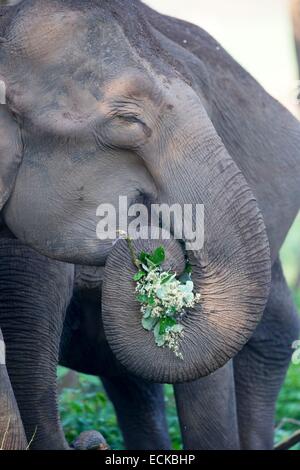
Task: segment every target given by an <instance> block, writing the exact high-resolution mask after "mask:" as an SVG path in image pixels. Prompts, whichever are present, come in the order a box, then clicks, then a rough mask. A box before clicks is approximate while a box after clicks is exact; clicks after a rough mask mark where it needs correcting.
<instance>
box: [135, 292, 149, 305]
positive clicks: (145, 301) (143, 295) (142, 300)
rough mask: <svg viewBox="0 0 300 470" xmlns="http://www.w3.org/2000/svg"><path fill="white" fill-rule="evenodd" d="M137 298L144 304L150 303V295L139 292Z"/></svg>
mask: <svg viewBox="0 0 300 470" xmlns="http://www.w3.org/2000/svg"><path fill="white" fill-rule="evenodd" d="M136 300H138V301H139V302H141V303H142V304H147V303H148V297H147V295H145V294H139V295H137V296H136Z"/></svg>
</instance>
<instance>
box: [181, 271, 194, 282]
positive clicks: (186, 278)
mask: <svg viewBox="0 0 300 470" xmlns="http://www.w3.org/2000/svg"><path fill="white" fill-rule="evenodd" d="M178 280H179V281H180V282H181V283H182V284H185V283H186V282H189V281H191V280H192V277H191V274H189V273H186V272H183V273H182V274H181V276H179V278H178Z"/></svg>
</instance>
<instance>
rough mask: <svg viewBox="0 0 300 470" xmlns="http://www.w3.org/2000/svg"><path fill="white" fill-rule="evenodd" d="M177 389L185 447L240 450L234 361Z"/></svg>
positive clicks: (178, 408) (176, 394)
mask: <svg viewBox="0 0 300 470" xmlns="http://www.w3.org/2000/svg"><path fill="white" fill-rule="evenodd" d="M174 389H175V397H176V403H177V410H178V416H179V422H180V427H181V433H182V439H183V445H184V448H185V449H193V450H197V449H198V450H229V449H234V450H235V449H239V439H238V424H237V415H236V401H235V390H234V378H233V367H232V361H230V362H228V363H227V364H226V365H225V366H224V367H222V368H221V369H218V370H217V371H216V372H214V373H213V374H211V375H209V376H208V377H204V378H202V379H199V380H196V381H195V382H190V383H185V384H179V385H175V386H174Z"/></svg>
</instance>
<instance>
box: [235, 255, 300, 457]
mask: <svg viewBox="0 0 300 470" xmlns="http://www.w3.org/2000/svg"><path fill="white" fill-rule="evenodd" d="M298 335H299V317H298V314H297V311H296V308H295V307H294V304H293V301H292V298H291V295H290V292H289V289H288V287H287V285H286V282H285V279H284V276H283V273H282V270H281V266H280V263H279V262H276V263H275V265H274V267H273V269H272V287H271V292H270V297H269V301H268V304H267V306H266V309H265V312H264V315H263V319H262V321H261V323H260V324H259V326H258V328H257V330H256V331H255V333H254V335H253V337H252V338H251V339H250V341H249V342H248V343H247V345H246V346H245V347H244V348H243V349H242V351H241V352H240V353H239V354H238V355H237V356H236V358H235V359H234V371H235V384H236V396H237V410H238V422H239V432H240V441H241V447H242V449H272V447H273V434H274V415H275V405H276V400H277V397H278V394H279V391H280V388H281V386H282V384H283V381H284V378H285V375H286V371H287V369H288V366H289V363H290V359H291V355H292V352H293V350H292V343H293V342H294V341H295V340H296V339H297V338H298Z"/></svg>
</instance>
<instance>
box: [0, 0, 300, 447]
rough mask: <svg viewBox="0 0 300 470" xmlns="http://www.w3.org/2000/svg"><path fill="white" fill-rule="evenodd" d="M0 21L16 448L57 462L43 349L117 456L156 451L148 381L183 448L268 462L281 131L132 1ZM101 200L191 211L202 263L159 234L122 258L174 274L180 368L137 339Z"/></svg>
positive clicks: (57, 437) (213, 48) (240, 82)
mask: <svg viewBox="0 0 300 470" xmlns="http://www.w3.org/2000/svg"><path fill="white" fill-rule="evenodd" d="M0 15H1V16H0V18H1V19H0V79H1V80H2V82H3V83H4V84H5V89H6V104H3V105H1V110H0V113H1V114H0V207H1V232H0V239H1V240H0V257H1V266H0V276H1V278H0V305H1V309H0V326H1V329H2V332H3V336H4V340H5V343H6V347H7V371H8V374H9V378H10V382H11V385H12V389H13V391H14V395H15V398H16V401H17V404H18V407H19V410H20V415H17V411H16V416H19V419H18V426H17V427H18V430H19V431H20V430H21V431H22V423H23V426H24V429H25V433H26V438H27V441H31V440H32V439H31V438H32V436H33V435H34V439H33V441H32V443H31V448H35V449H66V448H68V444H67V443H66V441H65V438H64V435H63V432H62V429H61V425H60V422H59V417H58V412H57V389H56V380H55V373H56V366H57V362H58V356H59V350H60V360H61V363H63V364H66V365H69V366H71V367H73V368H75V369H77V370H84V371H86V372H90V373H94V374H98V375H100V376H101V377H102V379H103V382H104V385H105V387H106V389H107V391H108V394H109V396H110V397H111V399H112V400H113V402H114V404H115V407H116V410H117V414H118V418H119V422H120V425H121V427H122V430H123V433H124V437H125V442H126V445H127V447H128V448H144V449H146V448H152V449H153V448H154V449H160V448H169V446H170V442H169V438H168V433H167V428H166V421H165V416H164V407H163V394H162V388H161V385H159V383H166V382H168V383H173V384H176V385H175V393H176V400H177V406H178V413H179V419H180V423H181V429H182V436H183V443H184V446H185V447H186V448H199V449H201V448H204V449H224V448H226V449H227V448H232V449H240V448H243V449H245V448H247V449H259V448H271V447H272V435H273V415H274V406H275V401H276V397H277V394H278V392H279V389H280V386H281V384H282V381H283V378H284V375H285V372H286V369H287V366H288V363H289V360H290V356H291V352H292V349H291V344H292V342H293V341H294V340H295V339H296V338H297V337H298V334H299V322H298V317H297V314H296V311H295V308H294V306H293V303H292V301H291V299H290V295H289V292H288V289H287V287H286V284H285V281H284V278H283V275H282V272H281V269H280V263H279V261H277V259H278V252H279V249H280V247H281V245H282V243H283V241H284V239H285V236H286V234H287V232H288V230H289V228H290V226H291V224H292V222H293V220H294V218H295V216H296V214H297V212H298V210H299V206H300V165H299V163H300V156H299V144H300V126H299V122H298V121H297V120H296V119H295V118H293V116H292V115H291V114H290V113H288V111H287V110H286V109H285V108H283V107H282V106H281V105H280V104H279V103H278V102H277V101H275V100H274V99H273V98H272V97H270V96H269V95H268V94H267V93H266V92H265V91H264V90H263V89H262V88H261V87H260V85H259V84H258V83H257V82H256V81H255V80H254V79H253V78H251V77H250V76H249V74H248V73H247V72H246V71H244V70H243V69H242V68H241V67H240V66H239V65H238V64H237V63H236V62H235V61H234V60H233V59H232V58H231V57H230V56H229V55H228V54H227V53H226V52H225V51H224V50H223V49H222V47H221V46H220V45H219V44H218V43H217V42H216V41H215V40H214V39H212V38H211V37H210V36H209V35H208V34H207V33H205V32H204V31H203V30H201V29H200V28H198V27H196V26H193V25H191V24H188V23H185V22H183V21H181V20H177V19H174V18H169V17H166V16H163V15H160V14H158V13H156V12H155V11H153V10H151V9H150V8H149V7H147V6H146V5H144V4H143V3H141V2H140V1H138V0H109V1H108V0H80V1H79V0H64V1H62V0H51V1H50V0H23V1H21V2H19V3H18V4H17V5H14V6H11V7H7V8H2V9H1V14H0ZM120 195H122V196H126V197H127V199H128V204H129V205H131V204H133V203H137V202H138V203H143V204H144V206H146V207H151V206H152V205H153V204H166V205H168V206H172V205H173V204H178V205H179V206H180V207H184V206H185V205H186V204H190V205H196V204H203V205H204V210H205V238H204V245H203V247H202V248H201V249H200V248H199V249H194V250H191V249H189V250H186V249H185V245H186V243H187V241H188V239H187V238H185V237H184V236H183V237H182V239H181V240H175V239H174V238H175V237H173V238H172V235H174V234H175V233H176V232H177V226H176V223H175V222H174V224H173V225H172V226H171V229H170V237H169V239H168V238H167V237H163V238H161V239H157V240H153V239H151V238H149V239H145V240H142V239H140V240H135V241H134V242H133V244H134V248H135V250H136V251H137V252H139V251H142V250H144V251H150V250H152V249H153V248H155V247H157V246H160V245H163V246H164V248H165V251H166V262H165V267H166V268H170V269H172V270H175V271H176V272H177V273H180V272H181V271H183V270H184V267H185V258H186V255H187V256H188V258H189V261H190V263H191V265H192V268H193V280H194V283H195V286H196V289H197V291H199V292H200V293H201V303H200V304H199V305H198V306H197V307H196V308H195V309H193V310H190V311H188V312H187V313H186V315H185V317H184V318H183V324H184V328H185V336H184V339H183V341H182V352H183V359H181V358H178V357H176V356H175V355H174V354H172V352H171V351H170V350H168V349H167V348H158V347H157V346H156V345H155V343H154V339H153V335H152V334H151V333H149V332H147V331H145V330H144V329H143V328H142V325H141V319H140V311H139V305H138V303H137V301H136V299H135V295H134V283H133V280H132V277H133V274H134V272H135V267H134V266H133V264H132V261H131V258H130V253H129V251H128V247H127V245H126V242H125V241H124V240H118V241H116V243H112V241H111V240H100V239H99V238H98V237H97V234H96V227H97V223H98V217H97V208H98V207H99V205H100V204H110V205H112V206H113V207H116V208H118V200H119V196H120ZM118 215H119V216H122V214H118ZM193 222H194V221H193V220H191V225H193ZM100 288H101V290H102V292H101V303H100V300H99V299H100ZM270 288H271V290H270ZM100 310H101V316H100ZM66 312H67V316H66V320H65V315H66ZM64 321H65V324H64ZM63 325H64V330H63ZM11 395H12V394H11V392H10V402H12V403H14V409H15V408H16V404H15V402H13V397H12V396H11ZM1 401H3V399H2V389H1ZM7 415H10V411H9V409H8V411H7ZM21 420H22V423H21ZM1 426H2V422H1ZM3 431H5V429H4V430H3V429H0V436H1V433H3ZM23 439H24V440H26V439H25V437H24V436H23ZM22 442H23V440H22ZM24 445H25V444H24Z"/></svg>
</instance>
